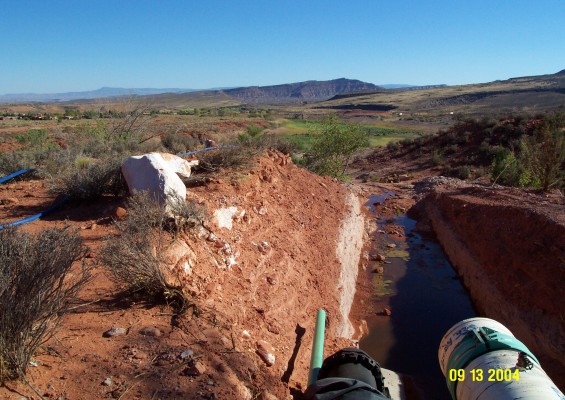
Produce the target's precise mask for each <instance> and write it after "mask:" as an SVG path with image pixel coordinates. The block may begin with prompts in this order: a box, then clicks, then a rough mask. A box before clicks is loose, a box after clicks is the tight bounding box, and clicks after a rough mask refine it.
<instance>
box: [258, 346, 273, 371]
mask: <svg viewBox="0 0 565 400" xmlns="http://www.w3.org/2000/svg"><path fill="white" fill-rule="evenodd" d="M256 345H257V354H259V356H260V357H261V358H262V359H263V361H264V362H265V364H266V365H267V367H272V366H273V364H274V363H275V349H274V348H273V346H271V345H270V344H269V343H268V342H266V341H264V340H258V341H257V343H256Z"/></svg>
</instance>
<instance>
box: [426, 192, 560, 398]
mask: <svg viewBox="0 0 565 400" xmlns="http://www.w3.org/2000/svg"><path fill="white" fill-rule="evenodd" d="M561 202H562V199H561ZM561 202H559V201H557V202H550V201H548V199H547V197H545V196H543V195H535V194H524V193H522V192H518V191H516V192H511V191H507V190H505V189H501V188H500V189H496V188H490V187H488V188H485V187H477V186H472V185H468V186H462V187H458V188H454V187H450V186H449V185H447V186H446V187H441V186H440V187H439V188H435V189H433V190H432V191H431V192H429V193H428V194H427V195H426V196H425V197H424V199H423V200H422V201H421V202H420V204H419V206H418V207H417V208H418V209H419V214H420V216H421V217H422V218H423V220H422V221H423V223H424V224H429V226H430V227H431V228H432V229H433V231H434V232H435V234H436V235H437V237H438V239H439V241H440V242H441V244H442V246H443V248H444V249H445V250H446V253H447V255H448V256H449V259H450V260H451V261H452V263H453V264H454V266H455V268H456V269H457V271H458V273H459V274H460V276H461V280H462V282H463V283H464V285H465V287H466V288H467V289H468V291H469V293H470V295H471V298H472V299H473V302H474V304H475V306H476V309H477V312H478V313H479V315H480V316H485V317H488V318H492V319H495V320H497V321H499V322H501V323H502V324H504V325H505V326H507V327H508V328H509V329H510V330H511V331H512V333H513V334H514V335H515V336H516V337H517V338H519V339H520V340H521V341H522V342H523V343H524V344H526V346H528V348H529V349H530V350H531V351H532V352H533V353H534V354H535V355H536V356H537V357H538V359H539V360H540V362H541V365H542V367H543V368H544V370H545V371H546V372H547V373H548V375H549V376H550V377H551V378H552V379H553V381H554V382H555V383H556V384H557V386H558V387H560V388H563V387H564V386H565V375H564V374H563V371H564V370H565V318H564V311H563V310H564V309H565V213H564V212H563V210H564V207H563V204H561Z"/></svg>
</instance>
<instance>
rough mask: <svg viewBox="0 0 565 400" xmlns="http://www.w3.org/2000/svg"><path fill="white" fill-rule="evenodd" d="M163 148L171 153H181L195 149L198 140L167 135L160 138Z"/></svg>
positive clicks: (177, 135) (171, 134) (184, 136)
mask: <svg viewBox="0 0 565 400" xmlns="http://www.w3.org/2000/svg"><path fill="white" fill-rule="evenodd" d="M161 142H162V143H163V146H165V148H166V149H167V150H168V151H170V152H171V153H175V154H178V153H182V152H186V151H187V150H188V149H195V148H196V147H198V145H199V144H200V143H199V142H198V140H196V139H194V138H193V137H191V136H186V135H179V134H177V133H167V134H166V135H164V136H162V137H161Z"/></svg>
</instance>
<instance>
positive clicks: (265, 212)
mask: <svg viewBox="0 0 565 400" xmlns="http://www.w3.org/2000/svg"><path fill="white" fill-rule="evenodd" d="M257 214H259V215H265V214H267V209H266V208H265V207H260V208H259V209H258V210H257Z"/></svg>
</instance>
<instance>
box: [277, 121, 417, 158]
mask: <svg viewBox="0 0 565 400" xmlns="http://www.w3.org/2000/svg"><path fill="white" fill-rule="evenodd" d="M320 126H321V122H319V121H304V120H299V119H289V120H285V121H284V122H283V123H282V125H281V127H283V128H285V129H286V132H285V134H284V135H283V137H284V138H285V139H286V140H287V141H289V142H290V143H293V144H294V145H295V146H296V148H297V150H298V151H300V152H305V151H308V149H310V147H311V145H312V141H313V140H314V139H315V137H316V135H317V132H316V131H317V129H318V128H319V127H320ZM360 126H361V128H362V129H364V130H366V131H367V133H368V134H369V145H370V146H371V147H379V146H386V145H387V144H388V143H390V142H398V141H401V140H404V139H413V138H416V137H419V136H422V135H423V133H422V132H420V131H417V130H412V129H405V128H392V127H388V126H374V125H360Z"/></svg>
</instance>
